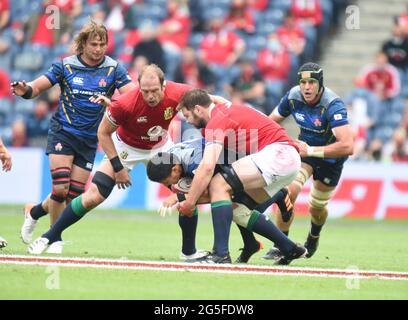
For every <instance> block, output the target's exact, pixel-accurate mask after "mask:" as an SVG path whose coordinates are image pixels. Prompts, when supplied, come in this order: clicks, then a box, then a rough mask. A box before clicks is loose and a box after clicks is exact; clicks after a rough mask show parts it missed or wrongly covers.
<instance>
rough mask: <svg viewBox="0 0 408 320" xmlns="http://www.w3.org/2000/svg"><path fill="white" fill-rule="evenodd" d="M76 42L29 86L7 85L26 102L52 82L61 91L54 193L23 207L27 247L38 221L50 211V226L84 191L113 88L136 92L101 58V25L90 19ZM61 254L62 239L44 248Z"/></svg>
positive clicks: (53, 148)
mask: <svg viewBox="0 0 408 320" xmlns="http://www.w3.org/2000/svg"><path fill="white" fill-rule="evenodd" d="M74 44H75V49H76V55H72V56H69V57H67V58H64V59H62V60H61V61H58V62H56V63H54V64H53V65H52V66H51V68H50V69H49V70H48V72H46V73H45V74H44V75H42V76H40V77H39V78H37V79H35V80H33V81H31V82H25V81H15V82H13V83H11V90H12V92H13V94H14V95H16V96H21V97H22V98H24V99H32V98H35V97H37V96H38V95H39V94H41V93H42V92H43V91H45V90H47V89H49V88H51V87H52V86H54V85H55V84H59V86H60V88H61V95H60V99H59V104H58V109H57V110H56V112H55V113H54V115H53V117H52V119H51V121H50V127H49V135H48V144H47V149H46V154H47V155H48V156H49V161H50V169H51V176H52V192H51V195H50V196H49V197H47V198H46V199H45V200H44V201H43V202H42V203H39V204H37V205H35V206H34V205H26V207H25V210H24V211H25V221H24V224H23V227H22V229H21V238H22V240H23V241H24V242H25V243H30V241H31V238H32V235H33V231H34V228H35V225H36V223H37V220H38V219H39V218H40V217H42V216H44V215H46V214H47V213H50V220H51V225H53V224H54V223H55V221H56V220H57V218H58V216H59V214H60V213H61V211H62V210H63V209H64V207H65V205H66V203H67V202H69V201H71V200H72V199H74V198H75V197H77V196H79V195H80V194H82V193H83V192H84V188H85V183H86V182H87V180H88V177H89V175H90V173H91V171H92V167H93V163H94V159H95V153H96V149H97V144H98V139H97V130H98V126H99V123H100V122H101V120H102V117H103V115H104V111H105V107H106V99H104V98H103V97H107V98H110V97H111V96H112V95H113V93H114V91H115V89H118V90H119V92H120V93H121V94H122V93H125V92H128V91H130V90H131V89H133V88H135V85H134V84H133V83H132V82H131V78H130V77H129V75H128V72H127V70H126V69H125V68H124V66H123V65H121V64H120V63H118V62H117V61H115V60H113V59H112V58H110V57H109V56H106V55H105V52H106V49H107V45H108V32H107V29H106V28H105V26H103V25H102V24H98V23H96V22H94V21H90V22H89V23H87V24H86V25H85V26H84V27H83V28H82V30H81V31H80V33H79V34H78V36H77V37H76V38H75V40H74ZM96 96H102V98H95V97H96ZM59 240H61V239H59ZM61 250H62V242H61V241H56V242H54V244H53V246H50V247H49V248H48V252H51V253H60V252H61Z"/></svg>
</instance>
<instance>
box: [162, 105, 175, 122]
mask: <svg viewBox="0 0 408 320" xmlns="http://www.w3.org/2000/svg"><path fill="white" fill-rule="evenodd" d="M171 118H173V108H172V107H167V108H166V110H164V120H170V119H171Z"/></svg>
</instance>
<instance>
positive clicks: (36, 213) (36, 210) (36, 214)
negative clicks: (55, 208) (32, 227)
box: [30, 202, 48, 220]
mask: <svg viewBox="0 0 408 320" xmlns="http://www.w3.org/2000/svg"><path fill="white" fill-rule="evenodd" d="M47 214H48V212H47V211H45V210H44V208H43V207H42V202H40V203H39V204H37V205H36V206H35V207H33V208H32V209H31V211H30V215H31V218H33V219H34V220H38V219H40V218H41V217H44V216H45V215H47Z"/></svg>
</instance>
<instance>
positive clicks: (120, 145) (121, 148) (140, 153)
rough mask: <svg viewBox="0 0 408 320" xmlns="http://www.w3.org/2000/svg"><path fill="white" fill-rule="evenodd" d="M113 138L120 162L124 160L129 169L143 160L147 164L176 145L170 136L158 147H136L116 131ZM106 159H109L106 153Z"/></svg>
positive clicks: (123, 162)
mask: <svg viewBox="0 0 408 320" xmlns="http://www.w3.org/2000/svg"><path fill="white" fill-rule="evenodd" d="M112 140H113V143H114V145H115V149H116V152H117V153H118V156H119V159H120V162H122V165H123V166H124V167H125V168H126V169H127V170H129V171H130V170H132V169H133V168H134V167H135V166H136V165H138V164H139V163H141V162H142V163H144V164H145V165H146V164H147V162H148V161H149V160H150V159H151V158H152V157H153V156H154V155H156V154H157V153H158V152H160V151H164V150H167V149H170V148H171V147H172V146H173V145H174V143H173V141H172V140H171V139H170V137H168V139H167V142H166V143H165V144H164V145H162V146H160V147H157V148H153V149H139V148H134V147H131V146H129V145H128V144H126V143H125V142H123V141H122V140H120V138H119V137H118V135H117V133H116V132H114V133H113V134H112ZM104 160H107V157H106V155H105V157H104Z"/></svg>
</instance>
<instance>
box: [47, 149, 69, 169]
mask: <svg viewBox="0 0 408 320" xmlns="http://www.w3.org/2000/svg"><path fill="white" fill-rule="evenodd" d="M48 158H49V161H50V169H51V170H55V169H57V168H62V167H64V168H69V169H71V168H72V164H73V162H74V156H73V155H67V154H51V153H50V154H49V155H48Z"/></svg>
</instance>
